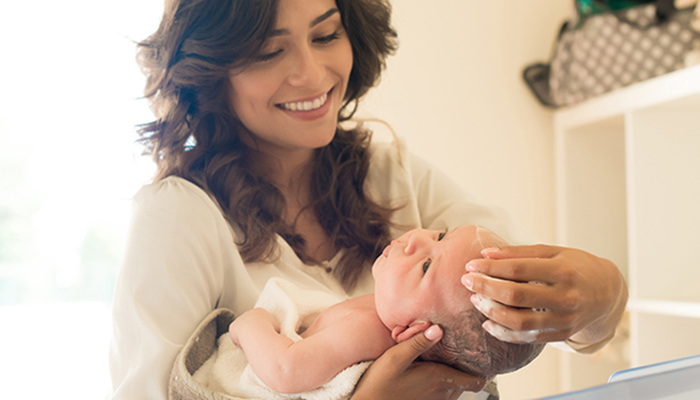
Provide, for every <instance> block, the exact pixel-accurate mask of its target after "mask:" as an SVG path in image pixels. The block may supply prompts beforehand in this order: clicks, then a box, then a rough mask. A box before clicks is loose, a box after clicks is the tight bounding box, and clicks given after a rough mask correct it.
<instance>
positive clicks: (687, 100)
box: [554, 66, 700, 390]
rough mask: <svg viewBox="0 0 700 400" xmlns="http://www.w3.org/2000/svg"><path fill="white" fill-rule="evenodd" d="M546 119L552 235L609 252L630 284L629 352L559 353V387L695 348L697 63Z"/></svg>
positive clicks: (699, 328) (699, 187)
mask: <svg viewBox="0 0 700 400" xmlns="http://www.w3.org/2000/svg"><path fill="white" fill-rule="evenodd" d="M554 129H555V146H556V147H555V155H556V169H557V172H556V185H557V186H556V194H557V238H558V241H559V243H561V244H563V245H566V246H571V247H577V248H581V249H583V250H587V251H590V252H591V253H593V254H596V255H599V256H601V257H605V258H609V259H611V260H612V261H613V262H615V264H616V265H617V266H618V267H619V268H620V270H621V271H622V273H623V274H624V275H625V278H626V279H627V282H628V286H629V292H630V300H629V302H628V306H627V309H628V311H629V328H630V329H629V341H628V342H624V343H622V344H621V345H620V346H618V347H619V348H621V349H624V350H628V353H625V355H624V356H619V357H616V358H612V360H613V361H614V362H611V363H608V364H605V363H601V362H600V361H601V360H600V357H596V355H593V356H584V355H564V356H562V366H563V372H562V382H563V384H564V386H563V389H564V390H574V389H580V388H583V387H587V386H591V385H593V384H596V383H597V384H600V383H604V380H603V379H604V378H603V375H605V373H607V372H610V370H612V369H614V368H618V369H619V367H620V365H622V364H625V363H626V362H627V360H629V363H630V364H631V366H639V365H645V364H650V363H655V362H661V361H667V360H670V359H675V358H680V357H685V356H689V355H695V354H700V341H698V340H697V335H698V332H700V288H699V287H698V283H699V282H700V246H698V245H697V237H698V234H697V230H698V227H699V226H700V206H699V205H700V66H694V67H691V68H686V69H683V70H680V71H676V72H673V73H670V74H667V75H663V76H660V77H657V78H653V79H651V80H648V81H645V82H641V83H637V84H634V85H632V86H628V87H626V88H622V89H619V90H617V91H614V92H610V93H608V94H605V95H603V96H600V97H597V98H595V99H591V100H589V101H586V102H584V103H581V104H578V105H576V106H573V107H570V108H567V109H562V110H559V111H557V112H556V113H555V115H554ZM609 347H610V346H609ZM611 350H614V349H610V348H608V353H610V351H611ZM613 353H615V352H613ZM618 353H619V352H618ZM615 354H617V353H615Z"/></svg>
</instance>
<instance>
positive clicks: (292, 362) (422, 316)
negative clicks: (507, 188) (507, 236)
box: [229, 226, 543, 393]
mask: <svg viewBox="0 0 700 400" xmlns="http://www.w3.org/2000/svg"><path fill="white" fill-rule="evenodd" d="M505 245H507V244H506V243H505V241H504V240H503V239H501V238H500V237H498V236H497V235H496V234H494V233H493V232H491V231H489V230H487V229H485V228H481V227H477V226H461V227H459V228H456V229H454V230H450V231H442V232H440V231H430V230H425V229H417V230H412V231H409V232H407V233H405V234H404V235H402V236H401V237H399V238H398V239H397V240H394V241H393V242H392V243H391V244H390V245H389V246H387V248H386V249H384V252H383V254H382V255H381V256H380V257H379V258H378V259H377V260H376V261H375V263H374V265H373V267H372V274H373V276H374V279H375V293H374V294H373V295H366V296H361V297H357V298H353V299H350V300H347V301H343V302H340V303H337V304H335V305H333V306H331V307H330V308H328V309H326V310H324V311H323V312H321V313H320V314H319V315H318V317H317V318H316V319H315V320H314V321H313V322H311V323H310V324H309V326H308V327H307V328H306V329H305V330H303V332H301V333H300V336H301V337H302V339H301V340H299V341H297V342H294V341H293V340H291V339H290V338H288V337H285V336H283V335H281V334H280V333H279V332H280V326H279V322H278V321H277V320H276V319H275V318H274V317H273V316H272V314H270V313H269V312H268V311H266V310H265V309H262V308H255V309H253V310H250V311H248V312H246V313H244V314H243V315H241V316H239V317H238V318H236V319H235V320H234V321H233V323H232V324H231V326H230V328H229V335H230V337H231V339H232V340H233V342H234V343H235V344H236V346H238V347H240V348H241V349H242V350H243V352H244V353H245V356H246V358H247V359H248V362H249V364H250V366H251V368H252V369H253V371H254V372H255V374H256V375H257V376H258V377H259V378H260V380H262V382H264V383H265V384H266V385H267V386H269V387H270V388H271V389H273V390H275V391H278V392H281V393H300V392H305V391H308V390H311V389H314V388H316V387H319V386H321V385H323V384H325V383H326V382H328V381H330V380H331V379H332V378H333V377H334V376H335V375H336V374H338V373H339V372H340V371H342V370H344V369H345V368H346V367H348V366H351V365H353V364H356V363H358V362H362V361H368V360H374V359H376V358H378V357H379V356H380V355H382V353H384V351H386V350H387V349H388V348H390V347H391V346H393V345H395V344H396V343H397V342H401V341H403V340H406V339H408V338H410V337H411V336H413V335H414V334H416V333H418V332H420V331H422V330H424V329H425V328H426V326H428V325H429V323H428V322H426V321H430V322H431V323H434V324H437V325H439V327H440V328H442V330H443V331H444V333H443V337H442V339H441V341H440V342H439V343H438V344H437V345H435V346H433V347H432V348H431V349H430V350H429V351H428V352H426V353H424V354H423V355H422V359H424V360H428V361H435V362H440V363H444V364H448V365H450V366H453V367H455V368H457V369H460V370H462V371H464V372H467V373H469V374H472V375H475V376H479V377H492V376H495V375H497V374H501V373H506V372H511V371H514V370H516V369H519V368H521V367H523V366H524V365H526V364H528V363H529V362H530V361H532V360H533V359H534V358H535V357H537V355H539V353H540V352H541V351H542V348H543V345H542V344H513V343H506V342H502V341H500V340H498V339H496V338H495V337H493V336H491V335H490V334H488V333H487V332H486V331H485V330H484V329H483V328H482V327H481V324H482V323H483V322H484V321H485V320H486V317H484V316H483V314H481V313H480V312H479V311H478V310H476V309H474V306H473V305H472V303H471V302H470V301H469V297H470V296H471V294H472V292H470V291H468V290H467V289H466V288H465V287H464V286H463V285H462V284H461V283H460V278H461V276H462V275H464V273H465V265H466V263H467V262H469V261H470V260H472V259H474V258H481V255H480V252H481V250H482V249H484V248H489V247H502V246H505ZM431 329H434V328H431Z"/></svg>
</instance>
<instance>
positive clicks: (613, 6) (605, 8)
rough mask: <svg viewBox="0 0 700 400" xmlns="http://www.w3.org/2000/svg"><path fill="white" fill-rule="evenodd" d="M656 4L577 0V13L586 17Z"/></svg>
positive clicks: (637, 0)
mask: <svg viewBox="0 0 700 400" xmlns="http://www.w3.org/2000/svg"><path fill="white" fill-rule="evenodd" d="M654 2H655V0H576V11H578V13H579V15H581V16H582V17H585V16H590V15H594V14H601V13H605V12H609V11H617V10H624V9H625V8H630V7H636V6H640V5H642V4H646V3H654Z"/></svg>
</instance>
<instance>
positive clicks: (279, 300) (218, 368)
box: [194, 278, 371, 400]
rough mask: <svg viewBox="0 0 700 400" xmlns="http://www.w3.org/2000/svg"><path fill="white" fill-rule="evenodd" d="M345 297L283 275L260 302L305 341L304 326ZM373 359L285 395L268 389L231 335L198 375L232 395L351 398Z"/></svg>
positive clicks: (279, 399)
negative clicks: (302, 286) (298, 283)
mask: <svg viewBox="0 0 700 400" xmlns="http://www.w3.org/2000/svg"><path fill="white" fill-rule="evenodd" d="M343 300H345V299H344V298H342V297H340V296H338V295H337V294H334V293H331V292H325V291H311V290H301V289H300V288H298V287H297V286H295V285H294V284H292V283H290V282H288V281H285V280H283V279H280V278H272V279H270V280H269V281H268V282H267V284H266V285H265V287H264V288H263V290H262V292H261V293H260V298H259V299H258V302H257V303H256V307H262V308H264V309H266V310H267V311H269V312H270V313H271V314H272V315H274V316H275V318H277V320H278V321H279V322H280V332H281V333H282V334H283V335H285V336H287V337H289V338H290V339H292V340H293V341H295V342H296V341H299V340H301V336H299V334H298V333H297V331H298V329H299V327H300V326H302V325H303V326H308V325H309V324H310V323H311V322H312V321H313V320H314V319H316V317H317V316H318V314H319V313H320V312H321V311H323V310H325V309H326V308H328V307H330V306H332V305H333V304H336V303H338V302H340V301H343ZM370 364H371V362H369V361H367V362H362V363H358V364H355V365H352V366H350V367H348V368H346V369H345V370H343V371H341V372H340V373H339V374H338V375H336V376H335V377H334V378H333V379H332V380H331V381H330V382H328V383H326V384H325V385H323V386H321V387H318V388H316V389H313V390H310V391H308V392H304V393H298V394H283V393H278V392H275V391H273V390H272V389H270V388H268V387H267V386H266V385H265V384H264V383H263V382H262V381H261V380H260V379H259V378H258V377H257V376H256V375H255V373H254V372H253V370H252V368H251V367H250V365H249V364H248V361H247V360H246V358H245V354H243V351H242V350H241V349H239V348H238V347H236V346H235V345H234V344H233V342H232V341H231V339H230V338H229V337H228V335H222V336H221V337H220V338H219V340H218V350H217V352H216V353H215V354H214V355H213V356H212V357H210V358H209V359H208V360H207V361H206V362H205V363H204V364H203V365H202V367H200V368H199V369H198V370H197V372H195V374H194V378H195V379H196V380H197V381H199V382H200V383H201V384H202V385H204V386H205V387H207V388H208V389H209V390H212V391H216V392H220V393H225V394H227V395H229V396H234V397H242V398H255V399H265V400H267V399H271V400H289V399H305V400H327V399H347V398H349V397H350V395H351V394H352V391H353V389H354V387H355V385H356V384H357V382H358V381H359V380H360V378H361V377H362V374H364V372H365V370H366V369H367V368H368V367H369V365H370Z"/></svg>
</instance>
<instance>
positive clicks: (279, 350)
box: [229, 308, 394, 393]
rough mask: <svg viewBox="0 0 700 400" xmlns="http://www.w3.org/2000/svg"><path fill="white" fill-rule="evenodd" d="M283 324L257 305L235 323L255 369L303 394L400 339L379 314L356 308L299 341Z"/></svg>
mask: <svg viewBox="0 0 700 400" xmlns="http://www.w3.org/2000/svg"><path fill="white" fill-rule="evenodd" d="M279 329H280V328H279V323H278V322H277V320H276V319H275V318H274V317H273V316H272V315H271V314H270V313H269V312H267V311H266V310H264V309H261V308H255V309H253V310H251V311H248V312H246V313H244V314H243V315H241V316H240V317H238V318H236V319H235V320H234V321H233V323H232V324H231V326H230V328H229V335H230V336H231V339H232V340H233V342H234V343H235V344H236V345H237V346H238V347H240V348H241V349H243V352H244V353H245V355H246V358H247V359H248V362H249V363H250V366H251V368H253V371H254V372H255V374H256V375H257V376H258V377H259V378H260V379H261V380H262V381H263V382H264V383H265V384H266V385H267V386H268V387H270V388H271V389H272V390H275V391H277V392H280V393H301V392H305V391H308V390H312V389H314V388H317V387H319V386H321V385H323V384H325V383H327V382H329V381H330V380H331V379H332V378H333V377H334V376H335V375H337V374H338V373H339V372H340V371H342V370H343V369H345V368H347V367H349V366H351V365H353V364H355V363H358V362H360V361H365V360H373V359H375V358H377V357H379V356H380V355H381V354H382V353H383V352H384V351H385V350H386V349H387V348H389V347H390V346H391V345H393V344H394V342H393V340H392V339H391V334H390V332H389V331H388V329H387V328H386V327H385V326H384V325H383V324H382V323H381V321H380V320H379V318H378V317H377V316H376V314H372V313H361V312H357V313H351V314H348V315H346V316H345V317H344V318H339V319H338V320H336V322H334V323H333V324H330V325H329V326H328V327H325V328H324V329H322V330H320V331H318V332H317V333H315V334H313V335H311V336H309V337H307V338H305V339H302V340H300V341H298V342H296V343H295V342H294V341H292V340H291V339H289V338H287V337H285V336H283V335H281V334H280V333H279Z"/></svg>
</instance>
